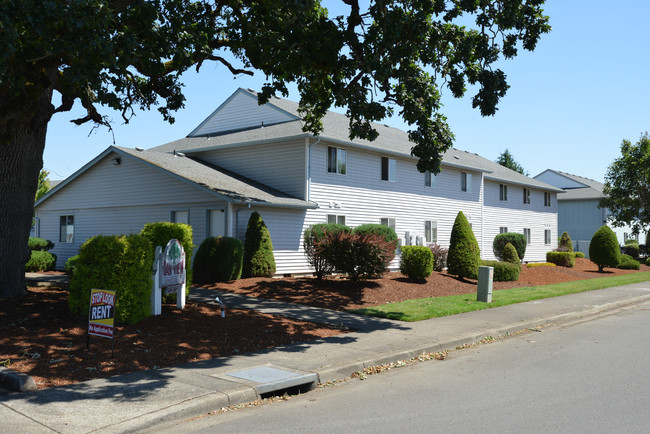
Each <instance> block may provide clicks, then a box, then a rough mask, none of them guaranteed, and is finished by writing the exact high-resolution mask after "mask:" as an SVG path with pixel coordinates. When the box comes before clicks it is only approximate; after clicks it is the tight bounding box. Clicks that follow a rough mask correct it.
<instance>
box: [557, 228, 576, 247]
mask: <svg viewBox="0 0 650 434" xmlns="http://www.w3.org/2000/svg"><path fill="white" fill-rule="evenodd" d="M558 250H559V251H560V252H573V243H572V242H571V237H570V236H569V234H568V233H566V232H562V238H560V245H559V246H558Z"/></svg>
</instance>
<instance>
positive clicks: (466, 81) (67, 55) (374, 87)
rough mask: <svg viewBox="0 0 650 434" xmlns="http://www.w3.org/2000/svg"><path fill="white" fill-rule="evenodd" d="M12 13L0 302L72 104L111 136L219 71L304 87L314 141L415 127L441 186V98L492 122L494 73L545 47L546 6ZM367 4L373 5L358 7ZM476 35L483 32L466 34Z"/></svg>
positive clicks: (5, 21) (4, 67)
mask: <svg viewBox="0 0 650 434" xmlns="http://www.w3.org/2000/svg"><path fill="white" fill-rule="evenodd" d="M341 3H342V4H343V6H344V10H345V13H342V14H341V15H338V16H329V15H328V13H327V10H326V9H324V8H323V7H322V6H321V4H320V2H319V1H318V0H291V1H287V0H265V1H255V0H3V1H2V2H0V23H1V25H0V151H1V152H0V297H11V296H16V295H20V294H22V293H23V292H24V286H25V285H24V273H23V264H24V263H25V262H26V260H27V258H28V255H29V252H28V250H27V236H28V233H29V227H30V222H31V215H32V207H33V201H34V195H35V192H36V185H37V180H38V173H39V171H40V169H41V167H42V155H43V148H44V146H45V136H46V132H47V125H48V122H49V120H50V119H51V117H52V116H53V115H54V114H56V113H60V112H67V111H69V110H71V109H72V107H73V106H74V105H75V104H80V105H81V106H82V107H83V108H84V109H85V114H84V116H83V117H81V118H78V119H73V120H72V122H73V123H75V124H83V123H86V122H89V123H92V124H94V125H106V126H109V127H110V125H109V123H108V122H107V118H106V117H104V116H103V115H102V107H109V108H111V109H114V110H117V111H119V112H120V113H121V114H122V117H123V120H124V121H125V122H128V120H129V118H130V117H131V116H132V115H133V113H134V110H137V109H150V108H152V107H154V106H155V107H157V109H158V111H160V113H161V115H162V117H163V119H165V120H167V121H169V122H173V120H174V118H173V112H174V111H175V110H178V109H181V108H182V107H183V102H184V98H183V94H182V92H181V74H182V73H183V72H184V71H186V70H187V69H188V68H191V67H195V68H197V69H198V68H200V67H201V65H203V64H204V63H205V62H206V61H210V62H216V63H217V64H219V65H221V66H222V67H225V68H227V69H228V70H229V71H230V72H232V73H233V74H236V75H237V74H249V75H252V74H253V72H254V71H259V72H260V73H262V74H264V75H265V76H266V77H267V80H266V84H265V85H264V86H263V88H262V91H261V92H260V94H259V102H260V103H264V102H266V101H268V99H269V98H270V97H271V96H272V95H273V94H275V93H279V94H282V95H284V96H288V91H287V86H288V84H289V83H296V84H297V88H298V91H299V94H300V102H299V104H300V110H301V111H302V115H303V117H304V119H305V130H306V131H311V132H313V133H318V132H319V131H320V130H321V129H322V125H321V122H320V119H321V118H322V116H323V115H324V113H325V112H326V110H327V109H328V108H330V107H331V106H339V107H346V108H347V115H348V116H349V118H350V137H351V138H354V137H361V138H367V139H370V140H372V139H374V138H375V137H376V136H377V132H376V131H375V130H374V129H373V128H372V126H371V124H370V122H371V121H378V120H381V119H384V118H386V117H387V116H390V115H393V114H398V115H399V116H401V117H402V118H403V119H404V120H405V121H406V122H407V123H408V124H409V125H410V126H411V129H410V131H409V136H410V138H411V140H412V141H413V149H412V154H413V155H414V156H415V157H417V158H418V159H419V162H418V169H419V170H420V171H426V170H429V171H431V172H434V173H437V172H438V171H439V168H440V158H441V155H442V153H443V152H444V151H445V150H447V149H448V148H449V147H450V146H451V145H452V141H453V135H452V132H451V131H450V128H449V126H448V125H447V122H446V118H445V116H444V115H443V113H442V112H441V103H440V95H441V91H442V89H443V88H447V89H449V91H450V92H451V94H452V95H454V96H455V97H461V96H462V95H464V94H465V91H466V88H467V87H468V86H470V85H472V87H473V88H474V89H476V94H475V95H474V96H473V98H472V105H473V106H474V107H476V108H478V109H479V110H480V112H481V114H482V115H485V116H488V115H493V114H494V113H495V111H496V107H497V103H498V101H499V99H500V98H502V97H503V96H504V95H505V93H506V90H507V89H508V84H507V82H506V75H505V73H504V72H503V71H501V70H500V69H498V68H495V67H494V64H495V62H496V61H498V60H500V59H502V58H512V57H514V56H515V55H516V54H517V50H518V49H521V48H523V49H526V50H533V49H534V48H535V46H536V44H537V42H538V40H539V38H540V36H541V35H542V34H544V33H547V32H549V31H550V26H549V24H548V17H546V16H545V15H544V14H543V10H542V5H543V0H480V1H479V0H473V1H472V0H469V1H468V0H396V1H381V0H372V1H370V4H369V5H368V6H362V5H360V2H359V1H358V0H341ZM364 4H365V3H364ZM468 23H474V24H472V25H471V26H468V27H466V26H465V25H466V24H468Z"/></svg>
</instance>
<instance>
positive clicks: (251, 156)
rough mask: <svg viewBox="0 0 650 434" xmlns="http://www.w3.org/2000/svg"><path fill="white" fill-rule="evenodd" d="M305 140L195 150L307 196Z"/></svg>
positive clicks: (252, 176)
mask: <svg viewBox="0 0 650 434" xmlns="http://www.w3.org/2000/svg"><path fill="white" fill-rule="evenodd" d="M305 152H306V150H305V142H304V141H293V142H289V143H273V144H266V145H255V146H246V147H235V148H229V149H219V150H214V151H208V152H202V153H197V154H194V155H195V156H196V157H197V158H200V159H201V160H203V161H207V162H208V163H211V164H214V165H216V166H219V167H222V168H224V169H227V170H230V171H232V172H235V173H237V174H239V175H242V176H245V177H247V178H250V179H252V180H255V181H257V182H261V183H262V184H265V185H268V186H269V187H273V188H275V189H277V190H280V191H283V192H285V193H288V194H290V195H292V196H295V197H298V198H301V199H305Z"/></svg>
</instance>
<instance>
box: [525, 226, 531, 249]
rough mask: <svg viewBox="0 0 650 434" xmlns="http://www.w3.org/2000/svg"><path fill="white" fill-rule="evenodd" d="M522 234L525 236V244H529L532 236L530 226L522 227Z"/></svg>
mask: <svg viewBox="0 0 650 434" xmlns="http://www.w3.org/2000/svg"><path fill="white" fill-rule="evenodd" d="M524 236H525V237H526V245H528V246H530V244H531V238H532V235H531V232H530V228H524Z"/></svg>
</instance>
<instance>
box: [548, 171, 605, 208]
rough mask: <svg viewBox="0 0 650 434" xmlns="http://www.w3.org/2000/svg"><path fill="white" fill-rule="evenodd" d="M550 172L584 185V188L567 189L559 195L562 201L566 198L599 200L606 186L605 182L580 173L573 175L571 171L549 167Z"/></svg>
mask: <svg viewBox="0 0 650 434" xmlns="http://www.w3.org/2000/svg"><path fill="white" fill-rule="evenodd" d="M549 171H550V172H554V173H557V174H558V175H562V176H564V177H565V178H568V179H570V180H572V181H575V182H578V183H580V184H582V185H584V187H583V188H568V189H566V190H565V193H564V194H560V195H558V200H560V201H565V200H597V199H600V198H602V197H604V195H603V188H604V187H605V184H603V183H601V182H598V181H594V180H593V179H589V178H584V177H582V176H578V175H573V174H571V173H566V172H561V171H559V170H552V169H549Z"/></svg>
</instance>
